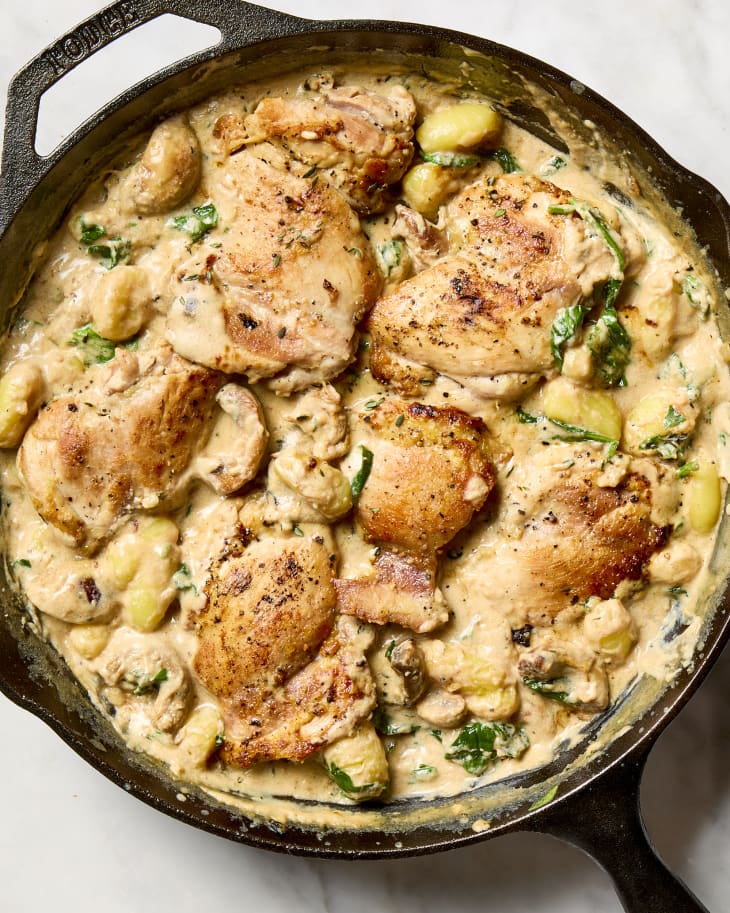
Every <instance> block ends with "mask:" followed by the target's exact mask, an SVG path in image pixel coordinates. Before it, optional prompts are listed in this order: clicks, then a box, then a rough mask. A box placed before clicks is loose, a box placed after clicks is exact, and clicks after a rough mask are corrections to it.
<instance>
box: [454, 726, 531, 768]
mask: <svg viewBox="0 0 730 913" xmlns="http://www.w3.org/2000/svg"><path fill="white" fill-rule="evenodd" d="M529 744H530V742H529V739H528V738H527V735H526V733H525V731H524V730H523V729H521V728H518V727H517V726H514V725H513V724H512V723H480V722H476V723H468V724H467V725H466V726H464V728H463V729H462V730H461V732H460V733H459V734H458V735H457V737H456V738H455V739H454V741H453V742H452V743H451V748H450V750H449V751H448V752H447V753H446V755H445V758H446V760H447V761H456V762H457V764H461V766H462V767H463V768H464V770H466V771H468V773H470V774H473V775H474V776H477V777H478V776H481V774H483V773H484V771H485V770H486V769H487V768H488V767H490V766H491V765H492V764H494V763H495V762H496V761H499V760H500V759H502V758H518V757H519V756H520V755H522V754H524V752H525V751H526V750H527V748H528V746H529Z"/></svg>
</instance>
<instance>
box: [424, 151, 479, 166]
mask: <svg viewBox="0 0 730 913" xmlns="http://www.w3.org/2000/svg"><path fill="white" fill-rule="evenodd" d="M421 156H422V158H423V160H424V161H426V162H431V164H433V165H441V166H442V167H444V168H473V167H474V165H478V164H479V162H480V161H481V159H480V158H479V156H478V155H465V154H464V153H463V152H421Z"/></svg>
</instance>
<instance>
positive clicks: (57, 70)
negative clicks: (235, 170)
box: [0, 0, 307, 208]
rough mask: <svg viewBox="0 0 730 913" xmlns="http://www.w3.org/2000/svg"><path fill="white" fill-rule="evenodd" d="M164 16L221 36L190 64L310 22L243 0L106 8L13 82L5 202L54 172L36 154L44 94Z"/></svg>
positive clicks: (142, 1)
mask: <svg viewBox="0 0 730 913" xmlns="http://www.w3.org/2000/svg"><path fill="white" fill-rule="evenodd" d="M165 13H171V14H173V15H176V16H182V17H184V18H186V19H191V20H193V21H194V22H199V23H201V24H205V25H212V26H214V27H216V28H218V29H219V31H220V32H221V35H222V40H221V42H220V44H218V45H217V46H216V47H214V48H209V49H208V50H207V51H202V52H200V53H198V54H194V55H192V56H191V57H190V58H189V60H190V61H191V62H192V61H196V62H197V61H199V60H204V59H207V58H209V57H212V56H213V55H214V54H218V53H221V52H225V51H228V50H231V49H233V48H236V47H242V46H244V45H246V44H252V43H254V42H256V41H259V40H262V39H267V38H275V37H278V36H280V35H282V34H288V33H289V32H291V31H295V30H296V31H302V30H306V24H307V20H303V19H298V18H297V17H295V16H290V15H288V14H287V13H280V12H277V11H276V10H270V9H266V8H264V7H261V6H256V5H254V4H251V3H246V2H244V0H216V2H215V3H208V2H207V0H118V2H116V3H113V4H111V5H110V6H107V7H105V8H104V9H102V10H101V11H100V12H98V13H96V15H94V16H90V17H89V18H88V19H85V20H84V21H83V22H81V23H80V24H79V25H77V26H76V27H75V28H73V29H71V30H70V31H69V32H67V33H66V34H65V35H64V36H63V37H61V38H59V39H58V40H57V41H55V42H54V43H53V44H51V45H49V46H48V47H47V48H46V49H45V50H44V51H41V53H40V54H38V55H37V56H36V57H34V58H33V59H32V60H31V61H29V62H28V63H27V64H26V65H25V66H24V67H23V69H22V70H20V71H19V72H18V73H16V74H15V76H14V77H13V78H12V80H11V82H10V85H9V88H8V98H7V103H6V113H5V133H4V139H3V152H2V163H1V164H0V170H1V171H2V175H3V182H2V187H1V188H0V204H2V205H3V206H4V205H5V204H10V203H11V202H12V203H13V208H17V205H15V204H17V201H18V199H19V198H20V199H22V200H24V199H25V198H26V197H27V195H28V193H29V191H30V190H31V188H32V187H34V186H35V184H37V183H38V181H39V180H40V179H41V178H42V177H43V176H44V175H45V174H46V173H47V172H48V170H50V167H51V164H52V161H53V155H51V156H49V157H43V156H40V155H38V153H37V152H36V150H35V136H36V129H37V125H38V107H39V104H40V100H41V96H42V95H43V93H44V92H45V91H46V90H47V89H49V88H50V87H51V86H52V85H54V84H55V83H57V82H58V81H59V80H60V79H62V78H63V77H64V76H65V75H66V74H67V73H69V72H70V71H71V70H73V69H74V68H75V67H77V66H78V65H79V64H80V63H82V62H83V61H84V60H86V59H87V58H89V57H91V56H92V55H93V54H95V53H96V52H97V51H100V50H101V49H102V48H105V47H107V45H109V44H111V43H112V42H114V41H116V39H117V38H119V37H121V36H122V35H125V34H127V33H128V32H131V31H132V30H133V29H135V28H138V27H139V26H140V25H144V24H145V23H146V22H150V21H151V20H153V19H156V18H157V17H158V16H161V15H163V14H165Z"/></svg>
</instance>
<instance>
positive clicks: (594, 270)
mask: <svg viewBox="0 0 730 913" xmlns="http://www.w3.org/2000/svg"><path fill="white" fill-rule="evenodd" d="M569 200H570V197H569V195H568V194H567V193H565V192H564V191H562V190H560V189H558V188H557V187H555V186H554V185H553V184H549V183H546V182H544V181H541V180H539V179H538V178H534V177H528V176H526V175H522V174H510V175H503V176H501V177H498V178H493V177H483V178H482V179H481V180H480V181H478V182H477V183H476V184H474V185H472V186H470V187H467V188H466V190H464V191H463V192H462V193H461V194H460V195H459V196H457V197H456V198H455V199H454V200H453V201H452V202H451V204H450V205H449V207H448V217H447V224H448V228H449V234H450V238H451V240H452V245H454V244H455V246H456V248H457V249H456V251H455V252H452V253H450V254H449V255H447V256H446V257H444V258H442V259H440V260H438V261H437V262H436V263H435V264H434V265H433V266H431V267H430V268H429V269H426V270H424V271H423V272H421V273H419V274H418V275H416V276H414V277H413V278H412V279H410V280H408V281H407V282H404V283H402V284H401V285H400V286H398V288H397V289H395V290H394V291H393V292H391V293H390V294H389V295H386V296H384V297H383V298H381V299H380V300H379V301H378V302H377V303H376V305H375V307H374V308H373V310H372V312H371V314H370V318H369V326H370V331H371V333H372V353H371V368H372V371H373V374H374V375H375V376H376V377H377V378H378V379H379V380H381V381H382V382H383V383H388V384H391V385H392V386H393V387H395V388H396V389H397V390H399V391H401V392H403V393H406V394H408V395H417V393H418V391H419V390H420V389H421V387H420V383H421V382H423V381H424V380H425V381H430V380H432V379H433V378H434V376H435V375H436V374H444V375H446V376H447V377H450V378H452V379H454V380H456V381H458V382H459V383H461V384H463V385H464V386H466V387H468V388H469V389H471V390H473V391H474V392H475V393H477V394H479V393H481V394H484V395H496V396H501V395H503V394H502V390H503V389H505V388H506V389H507V390H508V391H509V392H508V394H507V395H509V396H513V395H515V393H516V392H517V393H519V392H520V391H521V390H523V389H524V386H525V383H529V382H535V381H536V380H538V379H539V378H540V377H541V376H543V375H545V374H546V373H548V372H550V371H551V370H552V369H553V354H552V352H551V348H550V329H551V325H552V322H553V320H554V319H555V316H556V314H557V313H558V311H559V310H560V309H561V308H564V307H568V306H570V305H572V304H574V303H575V302H576V301H577V300H579V299H580V298H581V297H582V296H589V295H590V294H591V293H592V291H593V289H594V288H595V287H597V286H598V285H599V284H600V283H602V282H604V281H606V280H608V279H609V278H611V277H613V276H614V275H615V274H616V261H615V257H614V255H613V253H612V252H611V250H610V248H609V247H608V245H607V244H606V243H605V241H604V239H603V238H602V237H601V236H600V234H599V233H598V232H596V231H595V229H593V228H592V227H591V225H590V224H589V223H587V222H586V221H584V220H583V219H581V218H579V217H577V216H576V217H573V216H571V215H559V214H555V213H552V212H550V208H551V207H554V206H558V205H562V206H565V205H568V204H569ZM503 375H507V377H503ZM495 378H501V381H499V380H497V381H495ZM510 379H512V380H515V379H516V380H517V383H516V384H514V383H508V380H510ZM523 381H524V383H523Z"/></svg>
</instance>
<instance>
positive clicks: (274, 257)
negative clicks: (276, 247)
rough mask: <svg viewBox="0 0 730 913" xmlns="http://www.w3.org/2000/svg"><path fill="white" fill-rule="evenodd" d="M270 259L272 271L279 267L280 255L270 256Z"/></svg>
mask: <svg viewBox="0 0 730 913" xmlns="http://www.w3.org/2000/svg"><path fill="white" fill-rule="evenodd" d="M271 259H272V260H273V261H274V269H276V267H277V266H280V265H281V254H272V255H271Z"/></svg>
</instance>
